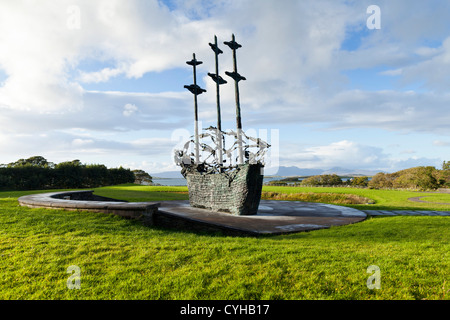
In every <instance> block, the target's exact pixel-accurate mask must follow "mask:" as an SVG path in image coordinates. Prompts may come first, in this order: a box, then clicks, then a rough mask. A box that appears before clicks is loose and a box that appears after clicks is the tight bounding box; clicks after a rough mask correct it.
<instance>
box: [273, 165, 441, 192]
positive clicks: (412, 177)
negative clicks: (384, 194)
mask: <svg viewBox="0 0 450 320" xmlns="http://www.w3.org/2000/svg"><path fill="white" fill-rule="evenodd" d="M283 180H284V181H283ZM283 180H281V181H270V182H269V183H268V184H269V185H277V186H282V185H293V186H356V187H368V188H372V189H416V190H435V189H438V188H450V161H444V162H443V164H442V169H441V170H439V169H436V168H435V167H431V166H421V167H414V168H409V169H405V170H400V171H397V172H394V173H384V172H380V173H377V174H376V175H374V176H373V177H371V178H370V179H369V177H365V176H362V177H353V178H351V179H349V180H347V181H343V180H342V179H341V177H339V176H338V175H336V174H323V175H316V176H311V177H307V178H305V179H303V180H302V181H299V179H298V178H297V179H296V181H298V182H294V180H293V179H292V178H290V179H283ZM289 182H290V183H289ZM292 182H293V183H292Z"/></svg>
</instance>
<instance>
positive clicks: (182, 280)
mask: <svg viewBox="0 0 450 320" xmlns="http://www.w3.org/2000/svg"><path fill="white" fill-rule="evenodd" d="M333 189H335V188H333ZM355 190H357V189H355ZM185 191H187V190H184V189H183V187H142V186H133V185H125V186H115V187H107V188H99V189H96V193H97V194H102V195H105V196H113V195H114V196H115V197H117V198H121V199H124V200H130V201H138V200H142V201H151V200H150V199H153V200H166V199H187V194H183V193H174V192H185ZM346 191H347V192H346V193H348V192H349V190H348V189H347V188H346ZM297 192H298V190H297ZM352 192H353V190H352ZM355 192H356V191H355ZM27 193H29V192H2V193H0V249H1V252H0V255H1V259H0V270H1V272H0V299H450V292H449V290H450V281H449V279H450V257H449V252H450V241H449V240H450V219H449V217H439V216H432V217H429V216H427V217H425V216H398V217H377V218H369V219H367V220H365V221H364V222H361V223H357V224H353V225H347V226H342V227H333V228H330V229H325V230H317V231H313V232H306V233H297V234H290V235H282V236H265V237H259V238H239V237H227V236H223V235H221V234H211V233H198V232H182V231H174V230H168V229H162V228H156V227H153V228H151V227H145V226H143V225H141V224H139V223H138V222H134V221H130V220H125V219H122V218H119V217H116V216H112V215H105V214H101V213H92V212H86V211H62V210H45V209H30V208H24V207H20V206H18V203H17V197H18V196H21V195H23V194H27ZM414 194H415V196H417V194H416V193H414ZM373 195H376V196H377V197H378V199H377V201H378V203H381V204H379V205H381V206H384V207H389V204H391V205H392V204H393V207H394V208H397V207H403V206H404V205H405V204H402V202H401V200H400V199H403V198H404V197H403V196H400V195H398V194H396V195H395V196H394V195H392V196H391V197H388V196H387V198H383V197H382V196H383V195H386V194H385V193H374V194H373ZM406 197H409V196H408V195H407V196H406ZM403 202H404V201H403ZM414 205H420V204H419V203H414ZM427 205H429V206H430V207H428V208H433V205H434V204H427ZM366 206H370V205H366ZM408 206H409V204H408V205H406V207H408ZM71 265H77V266H78V267H80V269H81V289H80V290H75V289H74V290H69V289H68V288H67V285H66V283H67V279H68V278H69V276H70V274H67V273H66V270H67V268H68V267H69V266H71ZM370 265H377V266H379V267H380V270H381V289H379V290H376V289H373V290H370V289H368V288H367V285H366V282H367V279H368V277H369V276H370V275H371V274H368V273H367V272H366V270H367V268H368V267H369V266H370Z"/></svg>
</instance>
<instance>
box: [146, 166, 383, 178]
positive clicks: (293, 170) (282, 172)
mask: <svg viewBox="0 0 450 320" xmlns="http://www.w3.org/2000/svg"><path fill="white" fill-rule="evenodd" d="M378 172H380V171H374V170H352V169H346V168H341V167H333V168H331V169H328V170H323V169H301V168H299V167H295V166H292V167H283V166H280V167H279V168H278V171H277V173H276V174H272V176H281V177H293V176H316V175H320V174H337V175H339V176H347V175H348V176H352V175H366V176H373V175H375V174H377V173H378ZM150 175H151V176H152V177H153V178H164V179H173V178H183V176H182V175H181V173H180V171H165V172H158V173H150Z"/></svg>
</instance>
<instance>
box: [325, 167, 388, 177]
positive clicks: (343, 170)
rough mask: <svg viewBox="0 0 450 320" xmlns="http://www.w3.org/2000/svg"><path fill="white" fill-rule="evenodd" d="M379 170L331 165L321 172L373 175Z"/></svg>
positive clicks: (343, 174)
mask: <svg viewBox="0 0 450 320" xmlns="http://www.w3.org/2000/svg"><path fill="white" fill-rule="evenodd" d="M378 172H380V171H376V170H358V169H356V170H353V169H347V168H342V167H333V168H331V169H329V170H325V171H324V172H323V174H333V173H334V174H337V175H338V176H352V175H363V176H373V175H375V174H377V173H378Z"/></svg>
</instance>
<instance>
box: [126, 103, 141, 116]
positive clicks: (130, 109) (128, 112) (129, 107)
mask: <svg viewBox="0 0 450 320" xmlns="http://www.w3.org/2000/svg"><path fill="white" fill-rule="evenodd" d="M138 110H139V108H138V107H136V105H134V104H130V103H127V104H126V105H125V106H124V107H123V115H124V116H125V117H129V116H131V115H132V114H135V113H136V112H137V111H138Z"/></svg>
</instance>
